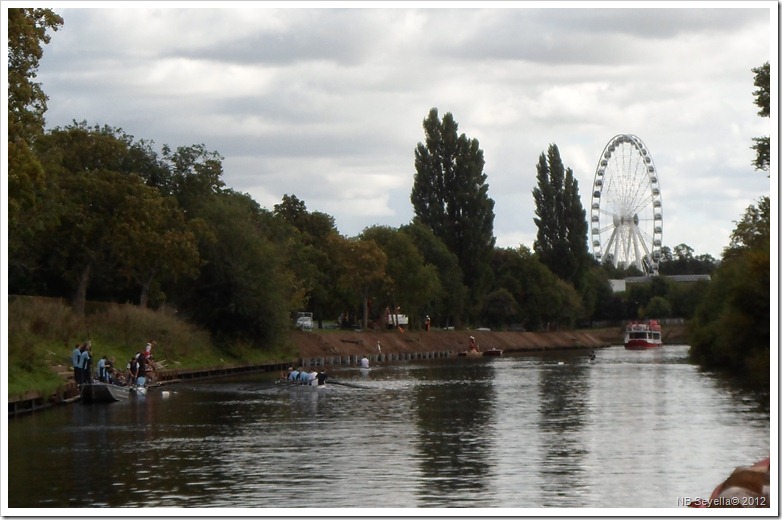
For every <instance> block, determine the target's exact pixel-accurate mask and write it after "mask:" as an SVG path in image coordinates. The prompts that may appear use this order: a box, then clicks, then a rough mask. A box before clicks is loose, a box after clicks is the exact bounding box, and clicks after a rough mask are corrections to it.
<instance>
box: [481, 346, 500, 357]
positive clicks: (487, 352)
mask: <svg viewBox="0 0 782 520" xmlns="http://www.w3.org/2000/svg"><path fill="white" fill-rule="evenodd" d="M483 355H484V356H501V355H502V350H501V349H498V348H490V349H489V350H484V351H483Z"/></svg>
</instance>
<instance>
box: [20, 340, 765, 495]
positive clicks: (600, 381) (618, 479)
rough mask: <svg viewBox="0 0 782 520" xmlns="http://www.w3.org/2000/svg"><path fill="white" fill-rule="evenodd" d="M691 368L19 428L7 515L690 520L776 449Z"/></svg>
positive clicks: (390, 373)
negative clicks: (681, 518)
mask: <svg viewBox="0 0 782 520" xmlns="http://www.w3.org/2000/svg"><path fill="white" fill-rule="evenodd" d="M686 356H687V349H686V347H675V346H674V347H668V346H666V347H665V349H663V350H662V351H657V352H628V351H625V350H624V349H622V348H618V349H606V350H602V351H599V352H598V356H597V360H596V362H595V363H590V362H589V361H588V356H587V355H586V354H585V353H581V352H564V353H551V354H541V355H529V356H504V357H502V358H494V359H463V358H460V359H446V360H436V361H435V360H432V361H431V362H420V363H409V364H408V363H401V364H399V365H388V366H378V367H377V368H375V367H373V370H372V371H371V372H369V373H366V374H364V373H361V372H359V371H357V370H355V369H344V370H335V371H334V373H333V374H332V376H333V378H334V380H335V381H339V380H341V381H343V382H345V383H346V384H347V386H340V385H336V384H334V385H327V386H328V388H326V389H315V390H312V389H310V388H301V387H288V386H286V385H276V384H275V383H274V381H273V380H272V379H269V378H268V377H267V378H266V379H264V377H265V376H261V375H258V376H244V377H241V378H237V379H235V380H231V379H218V380H212V381H203V382H197V383H195V382H193V383H188V384H180V385H173V386H171V387H166V388H165V390H166V394H165V395H164V393H163V392H162V391H160V390H158V391H152V392H150V394H149V395H148V396H147V398H145V399H131V400H129V401H127V402H122V403H114V404H110V405H92V406H87V405H82V404H75V405H70V406H63V407H59V408H55V409H53V410H50V411H47V412H45V413H37V414H34V415H31V416H27V417H23V418H20V419H16V420H12V421H10V424H9V431H8V448H9V449H8V462H7V463H8V472H9V476H10V478H9V481H8V483H7V485H8V497H9V506H10V507H12V508H23V507H61V508H74V507H104V506H106V507H210V508H227V507H230V508H237V507H238V508H318V510H322V509H323V508H357V507H358V508H392V507H393V508H412V507H422V508H430V507H471V508H477V507H486V508H495V507H505V508H530V507H562V508H566V507H628V508H637V507H644V508H647V507H676V499H677V497H696V496H703V495H704V494H708V493H709V492H710V490H711V489H712V488H713V486H714V484H715V483H716V482H718V481H720V480H722V479H723V478H725V476H726V472H728V471H730V470H732V469H733V468H734V467H736V466H738V465H743V464H747V463H750V462H754V461H755V460H757V459H760V458H761V457H765V456H768V453H769V445H770V441H771V439H770V421H769V410H768V407H767V406H766V407H765V408H764V405H762V404H761V405H759V404H758V403H757V402H756V401H755V397H754V396H753V395H752V394H748V393H746V392H741V391H740V390H738V389H733V390H730V391H726V389H725V388H723V387H722V385H723V383H722V382H721V381H720V380H719V379H718V378H716V377H715V376H713V375H709V374H704V373H701V372H699V371H698V370H697V368H696V367H694V366H693V365H690V364H689V363H687V361H686ZM560 362H561V363H562V364H560ZM736 439H739V440H740V442H738V443H737V442H736ZM774 441H775V440H774Z"/></svg>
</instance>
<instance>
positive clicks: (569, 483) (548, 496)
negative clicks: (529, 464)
mask: <svg viewBox="0 0 782 520" xmlns="http://www.w3.org/2000/svg"><path fill="white" fill-rule="evenodd" d="M588 369H589V365H588V364H587V363H586V362H583V361H580V360H576V359H572V360H568V362H567V363H564V364H558V363H557V362H556V361H552V362H549V363H547V364H546V365H545V366H543V367H541V370H540V379H539V381H540V424H539V428H540V433H541V446H542V449H543V461H542V464H541V465H540V474H541V483H542V492H543V495H544V496H543V497H542V499H543V500H544V502H549V503H548V504H547V505H551V506H570V505H574V506H578V505H579V504H569V503H568V504H565V503H563V498H570V499H574V500H576V501H578V500H577V497H578V496H580V495H582V494H583V493H584V491H585V490H586V489H588V482H586V481H585V479H586V478H587V476H588V471H587V469H586V467H585V466H586V463H585V457H586V456H587V455H588V454H589V447H588V446H586V445H585V444H584V442H583V441H584V439H583V430H584V427H585V416H586V414H587V399H588V395H589V384H588V378H587V376H588Z"/></svg>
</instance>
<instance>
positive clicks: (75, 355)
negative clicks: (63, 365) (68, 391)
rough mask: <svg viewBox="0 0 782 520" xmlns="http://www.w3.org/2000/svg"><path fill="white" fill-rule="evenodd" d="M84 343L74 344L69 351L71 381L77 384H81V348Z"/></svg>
mask: <svg viewBox="0 0 782 520" xmlns="http://www.w3.org/2000/svg"><path fill="white" fill-rule="evenodd" d="M82 348H84V345H76V347H75V348H74V349H73V352H71V364H72V365H73V381H74V382H75V383H76V384H77V385H80V384H81V350H82Z"/></svg>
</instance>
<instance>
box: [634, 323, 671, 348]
mask: <svg viewBox="0 0 782 520" xmlns="http://www.w3.org/2000/svg"><path fill="white" fill-rule="evenodd" d="M662 346H663V339H662V330H661V329H660V324H659V323H658V322H657V321H655V320H649V321H643V322H639V321H633V322H631V323H628V324H627V326H626V327H625V348H626V349H627V350H646V349H650V348H658V347H662Z"/></svg>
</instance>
